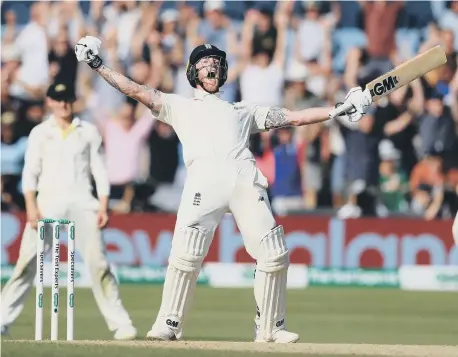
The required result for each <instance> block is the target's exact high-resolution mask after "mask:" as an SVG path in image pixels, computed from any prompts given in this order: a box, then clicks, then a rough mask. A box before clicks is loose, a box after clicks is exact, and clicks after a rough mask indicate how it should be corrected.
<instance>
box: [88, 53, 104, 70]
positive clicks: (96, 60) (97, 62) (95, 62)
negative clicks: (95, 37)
mask: <svg viewBox="0 0 458 357" xmlns="http://www.w3.org/2000/svg"><path fill="white" fill-rule="evenodd" d="M102 64H103V61H102V59H101V58H100V57H99V56H94V59H93V60H92V61H91V62H88V65H89V67H91V68H92V69H97V68H99V67H100V66H101V65H102Z"/></svg>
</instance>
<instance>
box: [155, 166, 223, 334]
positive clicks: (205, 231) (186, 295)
mask: <svg viewBox="0 0 458 357" xmlns="http://www.w3.org/2000/svg"><path fill="white" fill-rule="evenodd" d="M200 174H201V175H199V176H197V177H194V176H192V171H191V172H188V179H187V182H186V184H185V187H184V190H183V195H182V199H181V204H180V208H179V210H178V215H177V222H176V226H175V232H174V236H173V241H172V249H171V252H170V257H169V266H168V268H167V274H166V277H165V282H164V288H163V294H162V303H161V308H160V310H159V313H158V316H157V319H156V321H155V323H154V325H153V327H152V329H151V331H149V332H148V334H147V337H148V338H150V339H157V340H174V339H180V338H181V337H182V335H183V323H184V321H185V317H186V313H187V311H188V310H189V306H190V304H191V302H192V298H193V296H194V290H195V287H196V282H197V277H198V275H199V272H200V268H201V266H202V262H203V260H204V258H205V256H206V255H207V253H208V249H209V247H210V244H211V242H212V239H213V234H214V232H215V229H216V227H217V225H218V223H219V222H220V220H221V218H222V216H223V214H224V213H225V212H226V210H227V201H228V197H229V195H228V189H227V186H226V187H224V185H222V182H224V181H219V180H218V174H216V173H214V172H213V173H211V174H210V173H209V175H205V171H204V170H202V171H201V172H200Z"/></svg>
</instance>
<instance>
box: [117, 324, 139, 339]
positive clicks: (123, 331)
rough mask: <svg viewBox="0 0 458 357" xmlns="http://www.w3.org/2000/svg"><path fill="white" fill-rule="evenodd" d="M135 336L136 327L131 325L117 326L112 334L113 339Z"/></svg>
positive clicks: (133, 337)
mask: <svg viewBox="0 0 458 357" xmlns="http://www.w3.org/2000/svg"><path fill="white" fill-rule="evenodd" d="M136 337H137V329H136V328H135V327H133V326H132V325H128V326H122V327H120V328H118V329H117V330H116V332H115V334H114V339H115V340H124V341H128V340H134V339H135V338H136Z"/></svg>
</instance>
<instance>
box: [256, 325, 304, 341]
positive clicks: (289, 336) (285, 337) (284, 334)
mask: <svg viewBox="0 0 458 357" xmlns="http://www.w3.org/2000/svg"><path fill="white" fill-rule="evenodd" d="M259 333H260V329H259V326H258V325H255V339H254V342H270V343H296V342H297V341H298V340H299V335H298V334H297V333H294V332H289V331H286V330H285V329H279V330H276V331H274V332H273V333H272V336H271V338H270V339H269V340H264V339H262V338H261V337H259Z"/></svg>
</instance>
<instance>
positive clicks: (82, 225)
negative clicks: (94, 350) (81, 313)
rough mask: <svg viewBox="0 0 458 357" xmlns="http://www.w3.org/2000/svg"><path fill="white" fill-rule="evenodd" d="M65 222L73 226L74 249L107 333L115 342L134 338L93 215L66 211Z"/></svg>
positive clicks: (87, 211)
mask: <svg viewBox="0 0 458 357" xmlns="http://www.w3.org/2000/svg"><path fill="white" fill-rule="evenodd" d="M68 219H70V220H72V221H74V222H75V244H76V249H77V251H78V252H79V253H80V254H81V257H82V259H83V260H84V263H85V265H86V267H87V269H88V271H89V273H90V275H91V281H92V292H93V294H94V298H95V301H96V303H97V306H98V307H99V309H100V312H101V313H102V315H103V317H104V319H105V321H106V323H107V325H108V329H109V330H110V331H116V333H115V338H117V339H132V338H135V335H136V333H137V332H136V330H135V328H133V327H132V321H131V319H130V317H129V314H128V313H127V311H126V310H125V309H124V307H123V305H122V303H121V299H120V297H119V291H118V285H117V282H116V280H115V278H114V276H113V274H112V272H111V270H110V266H109V265H108V262H107V259H106V256H105V245H104V242H103V239H102V234H101V232H100V229H99V228H98V226H97V214H96V212H94V211H93V210H85V209H78V208H76V209H72V210H70V211H69V214H68Z"/></svg>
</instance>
